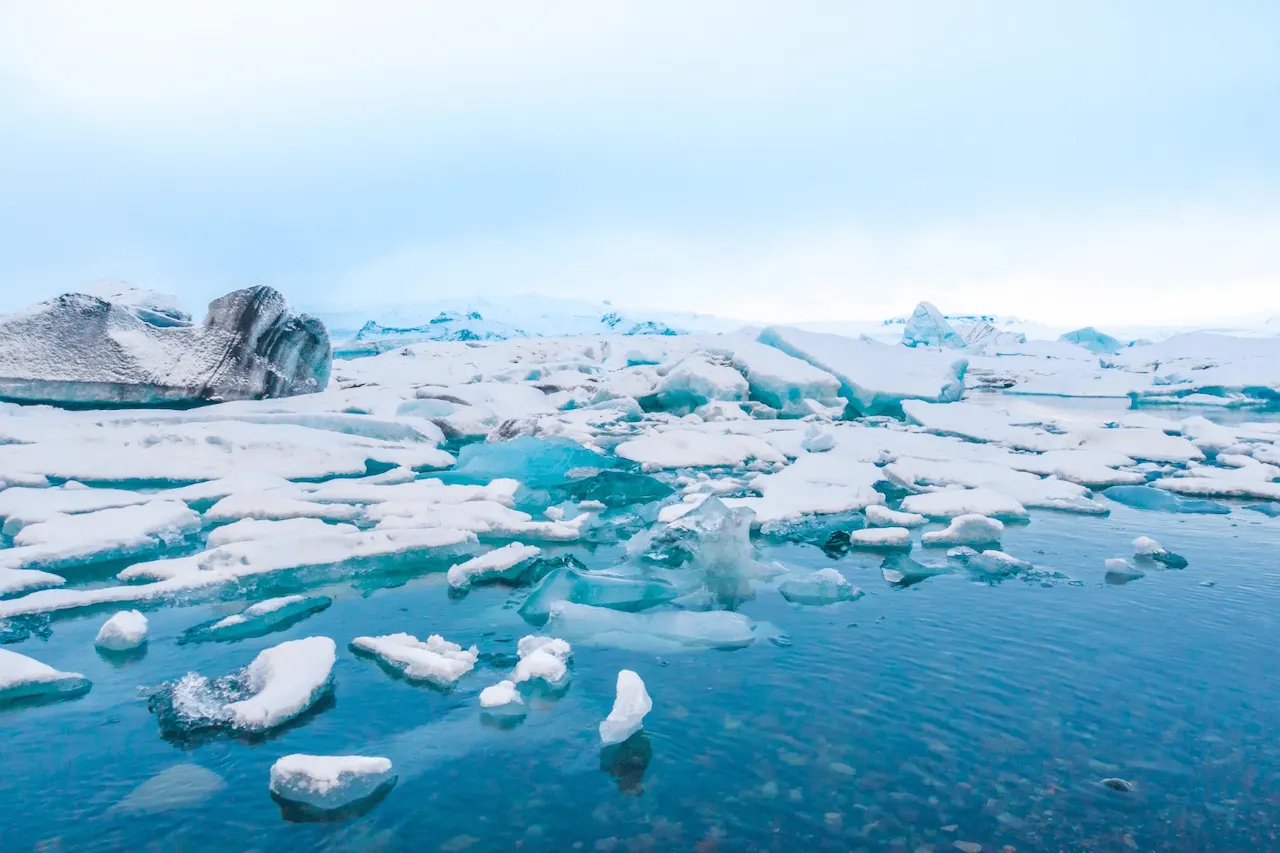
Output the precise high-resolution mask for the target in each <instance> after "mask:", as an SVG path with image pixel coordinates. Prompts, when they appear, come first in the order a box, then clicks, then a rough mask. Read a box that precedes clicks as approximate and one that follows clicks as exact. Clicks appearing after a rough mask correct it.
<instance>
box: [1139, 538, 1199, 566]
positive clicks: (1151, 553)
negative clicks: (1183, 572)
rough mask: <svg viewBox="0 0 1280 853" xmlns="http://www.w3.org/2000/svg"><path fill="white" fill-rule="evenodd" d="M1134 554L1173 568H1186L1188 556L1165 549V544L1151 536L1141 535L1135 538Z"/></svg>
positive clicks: (1141, 558) (1140, 558)
mask: <svg viewBox="0 0 1280 853" xmlns="http://www.w3.org/2000/svg"><path fill="white" fill-rule="evenodd" d="M1133 556H1134V557H1135V558H1137V559H1138V560H1139V561H1141V560H1143V559H1147V560H1153V561H1155V562H1157V563H1160V564H1161V565H1165V566H1168V567H1169V568H1171V569H1185V568H1186V567H1187V558H1186V557H1181V556H1179V555H1177V554H1174V553H1173V552H1171V551H1167V550H1165V548H1164V546H1163V545H1161V544H1160V543H1159V542H1157V541H1156V540H1154V539H1152V538H1151V537H1150V536H1139V537H1138V538H1137V539H1134V540H1133Z"/></svg>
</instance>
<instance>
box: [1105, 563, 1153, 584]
mask: <svg viewBox="0 0 1280 853" xmlns="http://www.w3.org/2000/svg"><path fill="white" fill-rule="evenodd" d="M1106 569H1107V580H1108V581H1109V582H1111V583H1124V582H1126V581H1131V580H1135V579H1137V578H1140V577H1142V576H1143V575H1144V574H1145V572H1143V571H1142V569H1139V568H1138V567H1137V566H1135V565H1133V563H1130V562H1129V561H1128V560H1125V559H1123V558H1121V557H1113V558H1111V559H1109V560H1107V561H1106Z"/></svg>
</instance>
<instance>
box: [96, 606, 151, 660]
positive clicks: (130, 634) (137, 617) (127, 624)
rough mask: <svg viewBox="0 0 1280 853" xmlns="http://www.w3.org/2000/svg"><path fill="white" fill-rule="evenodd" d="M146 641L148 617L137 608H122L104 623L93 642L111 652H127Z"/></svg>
mask: <svg viewBox="0 0 1280 853" xmlns="http://www.w3.org/2000/svg"><path fill="white" fill-rule="evenodd" d="M146 641H147V617H145V616H143V615H142V614H141V613H140V612H138V611H137V610H121V611H120V612H119V613H117V614H116V615H115V616H112V617H111V618H110V619H108V620H107V621H106V622H105V623H103V626H102V628H100V629H99V630H98V636H97V638H96V639H95V640H94V641H93V642H94V645H96V646H97V647H98V648H100V649H105V650H106V651H109V652H127V651H129V650H130V649H136V648H137V647H138V646H141V645H142V644H143V643H145V642H146Z"/></svg>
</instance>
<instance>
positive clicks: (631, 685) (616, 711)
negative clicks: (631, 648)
mask: <svg viewBox="0 0 1280 853" xmlns="http://www.w3.org/2000/svg"><path fill="white" fill-rule="evenodd" d="M652 710H653V700H652V699H651V698H650V697H649V691H648V690H646V689H645V686H644V682H643V681H642V680H640V676H638V675H636V674H635V673H634V672H632V671H631V670H629V669H624V670H622V671H621V672H619V673H618V688H617V695H616V696H615V698H614V700H613V709H612V710H611V711H610V712H609V716H608V717H606V718H605V720H604V722H602V723H601V724H600V741H601V743H603V744H604V745H605V746H609V745H610V744H615V743H622V742H623V741H625V740H626V739H627V738H629V737H631V736H632V735H633V734H635V733H636V732H638V731H640V729H641V728H642V727H643V726H644V718H645V716H646V715H647V714H648V713H649V712H650V711H652Z"/></svg>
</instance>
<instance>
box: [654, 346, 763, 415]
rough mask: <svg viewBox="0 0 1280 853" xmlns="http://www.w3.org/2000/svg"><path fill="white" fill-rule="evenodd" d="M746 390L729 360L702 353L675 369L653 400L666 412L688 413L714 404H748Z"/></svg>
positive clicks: (678, 364)
mask: <svg viewBox="0 0 1280 853" xmlns="http://www.w3.org/2000/svg"><path fill="white" fill-rule="evenodd" d="M747 387H748V386H747V380H746V379H745V378H743V376H742V374H741V373H739V372H738V371H737V370H735V369H734V368H733V366H732V365H731V364H729V363H728V361H727V360H726V359H724V358H722V357H720V356H716V355H712V354H711V353H706V352H700V353H694V354H692V355H690V356H687V357H686V358H684V359H682V360H681V361H679V362H677V363H676V364H674V365H672V367H671V369H670V370H668V371H667V375H666V376H664V377H663V378H662V381H661V382H660V383H659V384H658V387H657V390H656V391H655V392H654V398H655V400H656V402H657V404H658V406H660V407H661V408H663V409H665V410H667V411H675V412H681V413H685V412H691V411H693V410H694V409H696V408H698V407H699V406H702V405H705V404H706V403H709V402H711V401H713V400H726V401H730V402H735V401H743V400H746V399H747ZM641 402H644V401H641Z"/></svg>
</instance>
